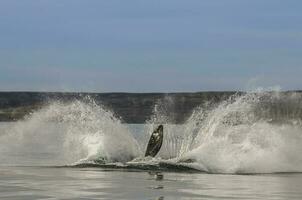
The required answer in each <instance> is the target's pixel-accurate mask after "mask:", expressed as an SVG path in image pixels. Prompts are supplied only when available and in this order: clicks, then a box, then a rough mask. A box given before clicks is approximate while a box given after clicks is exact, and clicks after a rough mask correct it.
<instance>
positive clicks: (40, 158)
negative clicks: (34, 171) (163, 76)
mask: <svg viewBox="0 0 302 200" xmlns="http://www.w3.org/2000/svg"><path fill="white" fill-rule="evenodd" d="M301 100H302V94H301V93H294V92H291V93H281V92H278V91H276V92H263V91H260V92H251V93H247V94H245V95H242V94H240V95H239V94H237V95H234V96H232V97H230V98H229V99H228V100H226V101H223V102H218V103H217V102H206V103H204V104H202V105H200V107H198V108H196V109H195V110H194V111H193V113H192V115H191V117H190V118H189V119H188V120H187V121H186V123H184V124H182V125H173V124H169V122H171V121H173V119H172V120H171V118H173V116H171V113H175V106H174V100H173V99H172V98H170V97H169V96H167V97H165V98H164V99H162V100H161V101H159V102H158V103H157V105H156V106H155V108H154V112H153V115H152V116H151V118H150V120H148V121H147V122H146V124H145V125H141V126H140V127H143V128H139V130H138V131H137V132H138V133H134V132H135V131H133V130H134V129H133V128H132V127H131V125H130V126H129V125H127V124H122V123H121V122H120V120H119V119H118V117H116V116H114V114H113V113H112V112H110V111H108V110H107V109H106V108H104V107H103V106H102V105H97V104H96V103H94V102H93V100H91V99H89V98H88V100H86V101H84V102H83V101H73V102H69V103H62V102H54V103H52V104H50V105H49V106H47V107H44V108H42V109H41V110H39V111H36V112H34V113H33V114H31V115H30V116H29V117H28V118H27V119H25V120H24V121H19V122H17V123H11V124H9V125H7V127H5V128H4V129H2V130H1V132H2V134H1V135H0V152H1V154H0V158H1V160H2V163H12V164H23V165H35V164H38V165H64V164H72V163H89V162H94V163H95V162H96V163H109V162H110V163H114V162H115V163H121V162H122V163H124V164H125V165H127V163H128V164H130V163H132V164H133V163H134V164H135V165H137V164H138V163H140V162H144V163H150V164H151V165H153V166H154V165H156V164H158V163H160V162H163V161H165V162H167V160H169V162H170V163H172V164H174V165H175V166H177V165H178V164H182V165H186V167H191V168H194V169H198V170H201V171H206V172H210V173H273V172H302V158H301V156H300V153H301V152H302V120H301V119H302V101H301ZM158 124H164V143H163V146H162V149H161V150H160V152H159V154H158V156H157V158H154V159H147V158H142V156H143V154H144V151H145V147H146V144H147V142H148V139H149V134H151V132H152V131H153V129H154V128H155V127H156V126H157V125H158ZM134 135H136V136H134ZM3 155H5V157H3ZM134 158H135V159H134ZM132 159H134V161H132V162H130V163H129V162H128V161H131V160H132ZM117 165H120V164H117ZM140 166H141V165H140ZM143 166H144V165H143Z"/></svg>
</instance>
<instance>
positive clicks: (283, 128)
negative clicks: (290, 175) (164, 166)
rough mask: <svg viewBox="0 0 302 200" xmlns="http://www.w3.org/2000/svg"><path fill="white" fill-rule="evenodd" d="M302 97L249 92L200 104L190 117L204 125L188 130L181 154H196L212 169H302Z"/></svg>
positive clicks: (205, 167)
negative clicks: (214, 103)
mask: <svg viewBox="0 0 302 200" xmlns="http://www.w3.org/2000/svg"><path fill="white" fill-rule="evenodd" d="M301 99H302V98H301V94H297V93H293V94H290V95H289V94H281V93H279V92H259V93H248V94H246V95H243V96H233V97H231V98H230V99H229V100H227V101H224V102H222V103H220V104H219V105H218V106H217V107H216V108H214V109H213V110H211V111H206V112H204V111H203V110H202V109H201V110H200V111H199V112H198V113H197V114H196V113H195V114H194V115H193V116H192V117H191V118H190V119H189V122H187V125H188V127H191V126H192V123H193V122H195V124H199V127H200V128H199V130H198V133H197V135H194V134H193V133H194V132H190V133H188V137H187V140H184V142H183V143H184V148H183V149H182V151H181V157H180V158H179V160H180V161H181V160H182V161H184V160H194V161H195V162H196V163H198V165H194V166H195V167H197V168H199V169H200V170H203V171H208V172H211V173H272V172H301V171H302V159H301V157H300V153H301V152H302V126H301V125H302V123H301V118H300V116H301V115H300V113H301V103H300V102H301ZM188 138H189V139H190V140H189V142H188ZM188 143H189V145H188Z"/></svg>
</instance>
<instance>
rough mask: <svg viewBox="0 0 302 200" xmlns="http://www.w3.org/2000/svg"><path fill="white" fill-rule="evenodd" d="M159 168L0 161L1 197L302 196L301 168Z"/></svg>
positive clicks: (211, 197)
mask: <svg viewBox="0 0 302 200" xmlns="http://www.w3.org/2000/svg"><path fill="white" fill-rule="evenodd" d="M162 174H163V178H162V179H161V180H158V178H156V177H155V176H154V175H151V174H149V173H148V172H138V171H136V172H134V171H120V170H104V169H98V168H51V167H1V168H0V199H14V200H16V199H302V190H301V185H302V174H267V175H219V174H190V173H172V172H168V173H162Z"/></svg>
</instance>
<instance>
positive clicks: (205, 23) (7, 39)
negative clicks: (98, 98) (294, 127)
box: [0, 0, 302, 92]
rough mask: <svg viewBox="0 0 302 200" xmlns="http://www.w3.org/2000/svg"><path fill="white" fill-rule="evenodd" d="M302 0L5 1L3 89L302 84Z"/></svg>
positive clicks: (0, 1)
mask: <svg viewBox="0 0 302 200" xmlns="http://www.w3.org/2000/svg"><path fill="white" fill-rule="evenodd" d="M301 77H302V1H301V0H23V1H22V0H0V90H1V91H9V90H15V91H16V90H17V91H23V90H26V91H28V90H30V91H87V92H118V91H121V92H172V91H205V90H246V89H251V88H253V87H257V86H262V87H269V86H280V87H281V88H282V89H285V90H286V89H302V78H301Z"/></svg>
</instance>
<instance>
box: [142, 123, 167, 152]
mask: <svg viewBox="0 0 302 200" xmlns="http://www.w3.org/2000/svg"><path fill="white" fill-rule="evenodd" d="M163 138H164V127H163V125H159V126H158V127H157V128H156V129H155V130H154V131H153V133H152V134H151V137H150V139H149V142H148V146H147V149H146V153H145V156H146V157H147V156H151V157H155V156H156V155H157V153H158V152H159V150H160V148H161V146H162V144H163Z"/></svg>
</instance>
